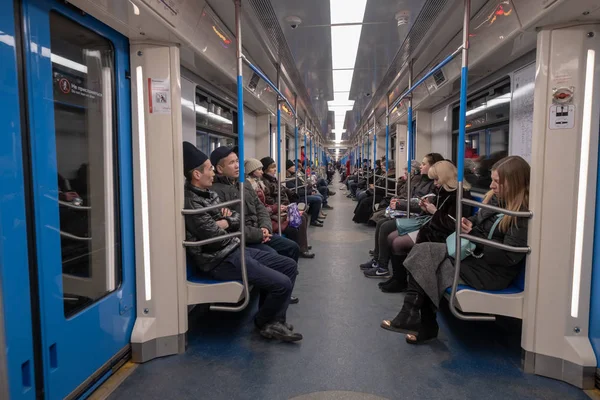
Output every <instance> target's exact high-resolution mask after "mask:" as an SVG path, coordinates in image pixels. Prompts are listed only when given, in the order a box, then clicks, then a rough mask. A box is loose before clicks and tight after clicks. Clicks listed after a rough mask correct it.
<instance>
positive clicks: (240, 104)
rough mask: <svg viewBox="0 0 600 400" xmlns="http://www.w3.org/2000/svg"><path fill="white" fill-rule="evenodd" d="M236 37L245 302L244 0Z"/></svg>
mask: <svg viewBox="0 0 600 400" xmlns="http://www.w3.org/2000/svg"><path fill="white" fill-rule="evenodd" d="M235 37H236V39H237V41H236V42H237V43H236V44H237V48H236V57H237V109H238V155H239V158H240V159H241V160H242V162H241V163H240V182H239V185H240V221H241V224H242V225H241V226H240V231H241V237H240V239H241V241H242V242H241V250H242V251H241V252H240V262H241V267H242V283H243V286H244V296H245V298H244V304H248V302H249V300H250V290H249V288H248V271H247V270H246V235H245V230H244V221H246V210H245V207H244V204H245V203H244V181H245V179H244V174H245V173H246V172H245V171H244V161H243V160H244V78H243V75H242V71H243V69H242V0H235Z"/></svg>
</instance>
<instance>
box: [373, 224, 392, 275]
mask: <svg viewBox="0 0 600 400" xmlns="http://www.w3.org/2000/svg"><path fill="white" fill-rule="evenodd" d="M395 230H396V220H395V219H384V220H381V221H379V222H378V223H377V226H376V227H375V250H374V254H373V258H375V260H376V261H377V263H378V264H379V266H380V267H382V268H385V269H387V268H388V263H389V262H390V248H389V247H388V243H387V238H388V235H389V234H390V233H392V232H394V231H395Z"/></svg>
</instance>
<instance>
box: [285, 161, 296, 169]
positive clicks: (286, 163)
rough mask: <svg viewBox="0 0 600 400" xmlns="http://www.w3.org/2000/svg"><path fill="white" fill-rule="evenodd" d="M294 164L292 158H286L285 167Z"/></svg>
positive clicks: (287, 167) (290, 166) (288, 167)
mask: <svg viewBox="0 0 600 400" xmlns="http://www.w3.org/2000/svg"><path fill="white" fill-rule="evenodd" d="M293 166H294V162H293V161H292V160H287V161H286V162H285V169H290V168H292V167H293Z"/></svg>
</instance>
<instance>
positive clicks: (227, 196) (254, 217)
mask: <svg viewBox="0 0 600 400" xmlns="http://www.w3.org/2000/svg"><path fill="white" fill-rule="evenodd" d="M212 190H214V191H215V193H217V195H218V196H219V198H220V199H221V201H222V202H225V201H230V200H237V199H239V198H240V193H239V190H238V185H237V182H234V181H233V180H230V179H229V178H227V177H226V176H223V175H216V176H215V183H214V184H213V186H212ZM244 203H245V208H244V210H245V211H246V215H245V216H244V219H245V224H244V232H245V234H246V243H247V244H255V243H262V241H263V233H262V230H261V228H266V229H268V230H269V232H272V225H271V218H270V217H269V213H268V212H267V210H266V209H265V206H263V204H262V203H261V202H260V200H259V199H258V196H257V195H256V192H255V191H254V189H252V185H251V184H250V183H249V182H244ZM231 209H232V210H235V211H236V212H238V213H239V212H240V211H241V209H240V205H239V204H236V205H235V206H232V207H231Z"/></svg>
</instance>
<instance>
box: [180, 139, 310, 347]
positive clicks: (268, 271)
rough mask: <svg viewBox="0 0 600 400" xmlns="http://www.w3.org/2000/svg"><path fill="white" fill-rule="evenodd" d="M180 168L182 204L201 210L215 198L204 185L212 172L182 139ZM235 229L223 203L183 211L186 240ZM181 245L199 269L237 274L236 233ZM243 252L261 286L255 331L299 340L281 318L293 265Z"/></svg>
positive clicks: (218, 275) (235, 217) (251, 277)
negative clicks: (199, 242) (196, 243)
mask: <svg viewBox="0 0 600 400" xmlns="http://www.w3.org/2000/svg"><path fill="white" fill-rule="evenodd" d="M183 171H184V175H185V177H186V182H185V204H184V208H185V209H192V210H193V209H202V208H204V207H210V206H214V205H217V204H219V203H220V201H219V197H218V196H217V194H216V193H215V192H213V191H211V190H210V187H211V186H212V183H213V178H214V176H215V173H214V169H213V166H212V164H211V162H210V160H209V159H208V157H207V156H206V154H204V153H202V152H201V151H200V150H198V149H197V148H196V147H195V146H194V145H193V144H191V143H189V142H184V143H183ZM239 228H240V215H239V214H238V213H237V212H236V211H233V210H230V209H227V208H221V209H214V210H211V211H208V212H206V213H201V214H193V215H185V230H186V240H188V241H191V242H196V241H201V240H206V239H211V238H214V237H217V236H222V235H226V234H227V233H231V232H236V231H237V230H238V229H239ZM186 250H187V253H188V254H189V256H190V258H191V259H192V260H193V262H194V265H195V266H196V268H197V269H199V270H200V271H201V272H202V273H203V274H205V275H207V276H209V277H211V278H213V279H216V280H221V281H231V280H241V279H242V272H241V249H240V239H239V238H227V239H223V240H221V241H218V242H215V243H211V244H207V245H204V246H198V247H187V248H186ZM245 257H246V269H247V272H248V282H249V284H251V285H253V286H255V287H258V288H259V289H260V290H261V292H260V295H261V299H260V301H259V309H258V312H257V313H256V317H255V318H254V323H255V325H256V327H257V328H258V329H259V330H260V334H261V335H262V336H263V337H266V338H275V339H279V340H283V341H288V342H293V341H298V340H301V339H302V335H301V334H299V333H294V332H293V327H292V326H291V325H289V324H287V323H286V312H287V308H288V305H289V304H290V299H291V294H292V290H293V288H294V283H295V282H296V275H298V264H296V262H295V261H294V260H292V259H290V258H288V257H284V256H281V255H279V254H277V253H270V252H265V251H261V250H258V249H251V248H246V250H245Z"/></svg>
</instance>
